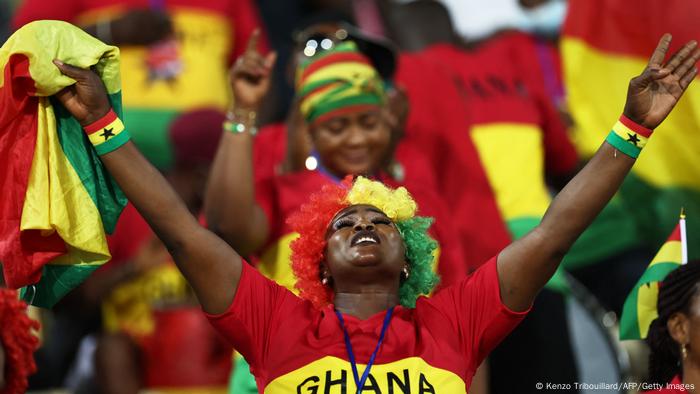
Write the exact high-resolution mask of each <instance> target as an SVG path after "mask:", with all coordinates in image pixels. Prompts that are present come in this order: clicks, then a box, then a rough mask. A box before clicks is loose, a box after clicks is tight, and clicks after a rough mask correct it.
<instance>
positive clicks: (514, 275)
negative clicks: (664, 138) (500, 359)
mask: <svg viewBox="0 0 700 394" xmlns="http://www.w3.org/2000/svg"><path fill="white" fill-rule="evenodd" d="M670 43H671V36H670V35H669V34H665V35H664V36H663V37H662V38H661V40H660V41H659V45H658V46H657V48H656V50H655V51H654V54H653V55H652V56H651V58H650V59H649V63H648V65H647V67H646V68H645V69H644V71H643V72H642V74H641V75H639V76H638V77H635V78H633V79H632V80H631V81H630V84H629V88H628V90H627V102H626V103H625V109H624V112H623V114H624V116H626V117H627V118H628V119H629V120H631V121H632V122H634V123H636V125H633V126H634V127H635V128H638V129H649V130H653V129H654V128H656V127H657V126H658V125H659V124H660V123H661V122H662V121H663V120H664V119H665V118H666V116H668V114H669V113H670V112H671V110H672V109H673V107H674V106H675V105H676V103H677V102H678V100H679V99H680V98H681V95H682V94H683V92H684V91H685V89H686V88H687V87H688V85H689V84H690V82H691V81H692V80H693V78H695V76H696V75H697V72H698V70H697V69H696V68H695V63H696V62H697V61H698V59H699V58H700V50H697V49H696V46H697V43H696V42H695V41H691V42H689V43H687V44H686V45H685V46H683V48H681V49H680V50H679V51H678V52H677V53H676V54H675V55H673V56H672V57H671V59H670V60H669V61H668V62H667V63H664V59H665V57H666V52H667V51H668V48H669V45H670ZM639 126H641V127H639ZM632 137H633V135H632V134H630V138H632ZM679 137H680V136H679ZM622 143H623V144H627V142H625V141H622ZM622 146H623V147H624V145H622ZM629 146H632V145H631V143H630V145H629ZM634 161H635V159H634V158H632V157H631V156H629V155H627V154H625V153H623V152H622V151H621V150H618V149H617V148H616V147H614V146H612V145H611V144H610V143H608V142H604V143H603V145H602V146H601V147H600V149H598V152H597V153H596V154H595V155H594V156H593V158H592V159H591V160H590V161H589V162H588V164H587V165H586V166H585V167H584V168H583V169H582V170H581V171H580V172H579V173H578V174H577V175H576V176H575V177H574V178H573V179H572V180H571V181H570V182H569V183H568V184H567V185H566V187H564V189H563V190H562V191H561V192H560V193H559V194H558V195H557V197H556V198H555V199H554V201H553V202H552V204H551V205H550V206H549V209H548V210H547V212H546V214H545V215H544V217H543V218H542V222H541V223H540V225H539V226H537V227H536V228H535V229H534V230H532V232H530V233H529V234H527V235H526V236H525V237H523V238H521V239H520V240H518V241H515V242H514V243H513V244H511V245H510V246H508V247H507V248H506V249H504V250H503V251H502V252H501V254H500V255H499V257H498V274H499V280H500V286H501V298H502V300H503V302H504V303H505V305H506V306H508V307H509V308H511V309H513V310H517V311H522V310H525V309H527V308H528V307H529V306H530V305H531V304H532V301H533V300H534V298H535V296H536V295H537V293H538V292H539V291H540V289H541V288H542V287H543V286H544V284H545V283H546V282H547V281H548V280H549V278H551V276H552V275H553V274H554V271H555V270H556V268H557V267H558V266H559V263H560V262H561V260H562V258H563V257H564V255H565V254H566V253H567V252H568V250H569V248H570V247H571V245H572V244H573V243H574V241H576V239H577V238H578V236H579V235H581V233H582V232H583V231H584V230H585V229H586V227H588V225H590V223H591V222H592V221H593V219H595V217H596V216H597V215H598V213H599V212H600V211H601V210H602V209H603V207H604V206H605V205H606V204H607V203H608V201H609V200H610V199H611V198H612V196H613V195H614V194H615V192H616V191H617V190H618V188H619V187H620V185H621V184H622V181H623V180H624V179H625V176H626V175H627V173H628V172H629V171H630V169H631V168H632V165H633V164H634Z"/></svg>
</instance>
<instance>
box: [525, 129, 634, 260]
mask: <svg viewBox="0 0 700 394" xmlns="http://www.w3.org/2000/svg"><path fill="white" fill-rule="evenodd" d="M634 162H635V159H633V158H632V157H630V156H627V155H625V154H623V153H621V152H619V151H618V150H617V149H616V148H615V147H613V146H611V145H610V144H608V143H607V142H605V143H603V144H602V146H601V147H600V148H599V149H598V151H597V152H596V154H595V155H594V156H593V158H591V160H590V161H589V162H588V164H586V166H584V167H583V169H582V170H581V171H580V172H579V173H578V174H577V175H576V176H575V177H574V178H573V179H572V180H571V181H570V182H569V183H568V184H567V185H566V186H565V187H564V188H563V189H562V190H561V192H559V194H558V195H557V196H556V198H555V199H554V201H552V204H551V205H550V206H549V209H548V210H547V212H546V213H545V215H544V217H543V218H542V222H541V223H540V225H539V226H538V229H537V231H540V232H541V233H542V234H543V235H544V236H545V237H546V238H547V239H549V242H547V244H549V247H548V248H547V249H550V251H549V253H550V254H551V255H552V256H553V257H552V258H553V260H554V261H555V262H554V263H553V264H554V265H555V267H554V269H556V266H557V265H558V264H559V261H560V260H561V259H562V258H563V256H564V254H566V253H567V252H568V250H569V249H570V248H571V246H572V245H573V243H574V242H575V241H576V239H578V237H579V236H580V235H581V233H583V231H584V230H585V229H586V228H587V227H588V226H589V225H590V224H591V222H593V220H594V219H595V218H596V216H598V214H599V213H600V211H602V210H603V208H604V207H605V205H607V203H608V202H609V201H610V199H611V198H612V197H613V195H614V194H615V193H616V192H617V190H618V189H619V188H620V186H621V185H622V182H623V181H624V179H625V176H626V175H627V174H628V173H629V171H630V169H631V168H632V166H633V165H634ZM552 272H554V270H552Z"/></svg>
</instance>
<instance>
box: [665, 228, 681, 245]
mask: <svg viewBox="0 0 700 394" xmlns="http://www.w3.org/2000/svg"><path fill="white" fill-rule="evenodd" d="M680 240H681V225H680V224H677V225H676V228H674V229H673V232H672V233H671V235H669V236H668V239H667V240H666V242H670V241H680Z"/></svg>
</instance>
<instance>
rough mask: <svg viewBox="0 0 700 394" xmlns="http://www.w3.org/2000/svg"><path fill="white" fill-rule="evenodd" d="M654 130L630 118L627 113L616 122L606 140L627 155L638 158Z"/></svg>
mask: <svg viewBox="0 0 700 394" xmlns="http://www.w3.org/2000/svg"><path fill="white" fill-rule="evenodd" d="M652 132H653V130H650V129H647V128H646V127H644V126H641V125H639V124H637V123H636V122H634V121H632V120H630V119H629V118H628V117H626V116H625V115H621V116H620V119H619V120H618V121H617V123H615V125H614V126H613V128H612V130H611V131H610V134H608V138H606V139H605V141H607V142H608V144H610V145H612V146H614V147H615V148H616V149H617V150H619V151H620V152H622V153H624V154H626V155H627V156H630V157H633V158H635V159H636V158H637V157H639V153H640V152H641V151H642V149H643V148H644V147H645V146H646V144H647V141H648V140H649V137H651V134H652Z"/></svg>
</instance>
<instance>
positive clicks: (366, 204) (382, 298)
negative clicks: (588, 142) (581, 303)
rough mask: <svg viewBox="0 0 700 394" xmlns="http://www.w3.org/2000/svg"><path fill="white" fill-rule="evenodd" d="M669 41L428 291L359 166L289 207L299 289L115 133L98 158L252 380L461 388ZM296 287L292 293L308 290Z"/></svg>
mask: <svg viewBox="0 0 700 394" xmlns="http://www.w3.org/2000/svg"><path fill="white" fill-rule="evenodd" d="M670 41H671V37H670V36H669V35H665V36H664V37H663V38H662V39H661V41H660V43H659V46H658V47H657V49H656V51H655V52H654V54H653V55H652V57H651V59H650V60H649V64H648V66H647V68H646V69H645V70H644V72H643V73H642V74H641V75H640V76H638V77H636V78H634V79H632V81H631V82H630V86H629V90H628V96H627V103H626V105H625V109H624V115H623V116H622V117H621V120H620V122H619V123H618V124H616V125H615V127H614V128H613V131H612V132H611V134H610V136H609V137H608V139H607V140H606V141H607V142H605V143H603V145H602V146H601V147H600V149H599V150H598V152H597V153H596V155H595V156H594V157H593V159H591V160H590V161H589V163H588V164H587V165H586V167H584V169H583V170H582V171H581V172H580V173H579V174H578V175H576V177H574V179H573V180H572V181H571V182H570V183H569V184H568V185H567V186H566V187H565V188H564V189H563V190H562V191H561V192H560V193H559V195H558V196H557V198H556V199H555V200H554V201H553V202H552V205H551V206H550V207H549V210H548V211H547V214H546V215H545V216H544V218H543V220H542V222H541V224H539V225H538V226H537V227H536V228H535V229H534V230H533V231H532V232H530V233H529V234H527V235H525V236H524V237H522V238H521V239H519V240H518V241H516V242H514V243H513V244H511V245H510V246H508V247H506V248H505V249H504V250H503V251H502V252H501V253H500V254H499V255H498V256H495V257H493V258H492V259H491V260H490V261H489V262H487V263H485V264H484V265H483V266H482V267H481V268H479V269H478V270H477V271H475V272H474V273H473V274H472V275H471V276H469V277H467V278H464V279H462V280H461V281H460V282H458V283H457V284H455V285H452V286H448V287H446V288H444V289H443V290H441V291H439V292H437V293H436V294H435V295H434V296H433V297H430V298H426V297H419V298H418V299H417V300H416V299H415V295H416V292H411V293H412V294H411V296H410V297H408V296H404V295H405V292H403V291H402V288H405V286H406V285H407V284H408V283H409V282H410V280H411V268H412V267H413V264H414V263H415V262H414V261H412V258H414V257H413V256H412V254H411V244H412V241H411V239H412V235H411V233H413V232H418V233H420V232H422V231H424V229H423V228H422V227H421V226H418V225H417V226H415V227H411V226H409V227H408V229H407V228H404V227H403V226H402V222H404V221H406V220H410V219H411V218H412V217H413V215H414V212H415V204H414V203H412V202H411V199H410V198H409V197H408V195H407V193H406V192H405V190H403V189H397V190H396V191H391V190H386V189H384V188H383V186H382V185H378V184H375V183H371V182H369V183H366V181H364V180H362V179H361V178H360V179H358V180H357V181H356V182H355V183H354V184H353V185H352V187H350V185H349V184H345V185H344V186H343V185H341V186H340V187H335V188H334V187H333V186H328V187H326V188H325V189H324V190H323V191H322V192H321V194H317V195H315V196H314V197H312V198H311V202H310V203H309V205H306V206H305V207H302V210H301V212H302V213H301V214H300V215H302V216H300V217H299V218H300V219H299V221H292V223H293V224H295V225H297V226H299V228H298V231H299V233H300V234H301V237H300V238H299V239H298V240H297V241H295V242H296V243H295V246H294V247H293V250H294V253H295V257H293V258H292V259H293V261H294V264H295V266H296V267H300V266H301V267H303V268H305V269H307V272H306V273H303V274H302V275H300V276H301V278H300V280H301V281H304V280H306V281H307V284H308V281H313V282H315V284H314V287H315V288H316V289H321V290H323V291H321V292H318V291H317V292H313V294H320V295H321V297H315V296H311V299H304V298H299V297H297V296H295V295H294V294H292V293H291V292H289V291H288V290H286V289H284V288H282V287H280V286H279V285H277V284H275V283H274V282H272V281H270V280H268V279H265V278H264V277H263V276H262V275H260V274H259V273H258V272H257V271H256V270H254V269H253V268H252V267H251V266H249V265H248V264H246V263H245V262H244V261H243V259H242V258H241V257H240V256H239V255H238V254H237V253H236V252H235V251H234V250H233V249H232V248H231V247H229V246H228V245H227V244H226V243H225V242H224V241H222V240H221V239H219V238H218V237H216V236H215V235H214V234H212V233H211V232H209V231H208V230H206V229H204V228H202V227H201V226H199V224H198V223H197V220H196V219H195V218H194V217H193V216H192V215H191V214H190V212H189V211H188V210H187V208H186V207H185V205H184V204H183V203H182V202H181V200H180V199H179V198H178V197H177V195H176V194H175V193H174V192H173V190H172V189H171V188H170V186H169V185H168V183H167V182H166V181H165V180H164V179H163V178H162V176H161V175H160V174H159V173H158V172H157V171H156V170H155V169H154V168H153V167H151V166H150V165H149V164H148V163H147V161H146V160H145V159H143V157H142V156H141V155H140V154H139V152H138V150H137V149H136V148H135V147H134V146H133V145H132V144H131V143H129V142H125V143H123V144H122V145H121V146H120V145H119V142H118V141H115V142H116V143H114V144H111V145H112V146H111V149H112V150H111V152H109V153H105V154H103V155H102V156H101V159H102V162H103V163H104V165H105V166H106V168H107V169H108V170H109V171H110V172H111V174H112V175H113V176H114V178H115V179H116V180H117V182H118V183H119V185H120V186H121V187H122V188H123V190H124V192H125V194H126V195H127V197H129V199H130V200H131V201H132V203H133V204H134V206H135V207H136V208H137V209H138V210H139V211H140V213H141V214H142V215H143V217H144V218H145V219H146V220H147V221H148V222H149V224H150V225H151V227H152V228H153V230H154V231H155V233H156V234H157V235H158V236H159V237H160V238H161V240H162V241H163V243H164V244H165V245H166V246H167V247H168V249H169V250H170V252H171V254H172V256H173V258H174V260H175V262H176V263H177V265H178V267H179V268H180V270H181V271H182V273H183V275H184V276H185V278H186V279H187V280H188V281H189V283H190V284H191V286H192V288H193V289H194V291H195V293H196V295H197V297H198V299H199V301H200V303H201V305H202V308H203V310H204V311H205V312H207V313H208V316H209V319H210V321H211V322H212V324H214V326H215V327H216V328H217V329H218V330H219V331H220V332H221V333H222V334H223V335H224V336H225V337H226V338H228V339H229V340H230V341H231V342H232V343H233V344H234V346H235V347H236V348H237V349H238V350H239V351H240V352H241V353H242V354H243V355H244V357H246V358H247V359H248V361H249V363H250V365H251V370H252V371H253V374H254V375H255V376H256V379H257V383H258V388H259V389H260V391H265V392H268V393H271V392H290V391H296V392H302V390H305V391H306V392H315V391H316V390H318V388H319V387H324V388H325V390H326V391H328V390H330V388H331V387H335V386H338V387H346V388H348V389H349V391H350V392H360V391H361V389H365V390H367V389H372V388H374V390H375V391H379V390H380V389H384V388H386V389H387V390H393V389H395V390H398V388H399V387H400V388H401V389H402V390H404V391H407V389H409V387H410V389H409V390H410V391H412V392H414V391H422V392H438V391H439V392H452V393H456V392H466V391H467V390H468V389H469V386H470V383H471V379H472V376H473V374H474V371H475V369H476V367H477V366H478V365H479V363H480V361H481V360H482V359H483V358H484V357H485V356H486V355H487V354H488V352H489V351H490V350H491V349H492V348H493V346H495V345H496V344H497V343H498V342H499V341H500V340H501V339H502V338H503V337H505V336H506V335H507V334H508V332H509V331H510V330H511V329H512V328H513V327H514V326H515V325H516V324H517V323H518V322H519V321H520V319H522V317H523V316H524V313H525V312H526V311H527V310H528V308H529V306H530V305H531V304H532V302H533V300H534V298H535V296H536V295H537V293H538V291H539V290H540V289H541V288H542V287H543V286H544V284H545V283H546V282H547V280H548V279H549V278H550V277H551V276H552V274H553V273H554V271H555V270H556V268H557V267H558V265H559V263H560V262H561V259H562V257H563V256H564V255H565V254H566V252H567V250H568V249H569V247H570V246H571V245H572V244H573V242H574V241H575V240H576V238H577V237H578V236H579V235H580V234H581V232H582V231H583V230H584V229H585V228H586V227H587V226H588V225H589V224H590V223H591V221H593V219H594V218H595V217H596V215H597V214H598V213H599V212H600V210H601V209H602V207H603V206H604V205H605V204H606V203H607V202H608V201H609V200H610V198H611V197H612V196H613V194H614V193H615V191H616V190H617V189H618V187H619V186H620V184H621V182H622V180H623V179H624V177H625V175H626V174H627V173H628V172H629V170H630V168H631V167H632V165H633V164H634V162H635V158H636V157H637V156H638V155H639V153H640V150H641V148H642V147H643V145H644V142H645V141H646V138H648V137H649V136H650V135H651V130H652V129H654V128H655V127H656V126H658V125H659V124H660V123H661V122H662V121H663V120H664V119H665V118H666V116H667V115H668V114H669V113H670V111H671V109H672V108H673V107H674V106H675V105H676V103H677V101H678V100H679V99H680V97H681V95H682V94H683V92H684V91H685V89H686V88H687V86H688V84H689V83H690V82H691V81H692V80H693V78H694V77H695V75H696V74H697V69H695V67H694V65H695V63H696V61H697V60H698V58H700V52H699V51H697V50H695V47H696V43H695V42H691V43H688V44H686V45H685V46H684V47H683V48H682V49H681V50H680V51H679V52H678V53H676V54H675V55H674V56H672V57H671V59H670V60H669V61H668V62H666V63H664V58H665V55H666V52H667V51H668V47H669V44H670ZM56 65H57V67H59V69H60V70H61V71H62V72H63V73H64V74H66V75H68V76H70V77H71V78H73V79H75V80H76V81H77V83H76V84H75V85H73V86H71V87H69V88H67V89H65V90H63V91H62V92H60V93H59V94H58V95H57V97H58V99H59V100H60V101H61V102H62V104H63V105H64V106H65V107H66V108H67V109H68V110H69V111H70V112H71V113H72V114H73V116H75V117H76V118H77V119H78V121H80V123H81V124H82V125H83V126H84V127H87V129H88V130H91V131H93V132H94V131H95V130H99V129H100V126H102V127H106V126H110V124H112V123H110V122H117V121H118V120H115V119H114V113H113V112H111V111H110V107H109V102H108V99H107V95H106V93H105V89H104V87H103V85H102V82H101V81H100V79H99V77H98V76H97V75H96V74H94V73H93V72H91V71H89V70H82V69H79V68H75V67H72V66H70V65H66V64H64V63H62V62H60V61H57V62H56ZM259 67H260V68H261V69H263V68H264V67H265V65H264V64H259ZM260 76H263V73H262V72H261V73H260ZM264 78H266V77H264ZM626 135H629V137H630V138H629V139H626V138H624V136H626ZM99 143H100V144H102V143H103V142H102V141H100V142H99ZM353 196H357V198H356V199H355V198H354V197H353ZM328 213H331V215H330V216H329V215H328ZM299 222H302V223H299ZM419 223H420V222H419ZM429 244H430V243H428V245H429ZM427 249H429V248H427ZM425 251H427V250H425ZM297 256H298V257H297ZM297 259H298V260H297ZM414 259H415V258H414ZM404 268H407V269H406V270H404ZM316 274H317V276H315V275H316ZM407 276H408V278H407ZM301 287H302V297H306V296H305V294H311V293H305V292H304V291H303V287H304V286H303V282H302V286H301ZM418 292H421V293H422V292H424V291H423V289H422V288H419V289H418ZM324 295H325V297H324ZM413 301H415V306H413V305H412V303H413ZM370 371H371V372H372V373H371V374H370ZM350 374H352V377H351V376H350ZM358 388H359V389H358Z"/></svg>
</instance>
